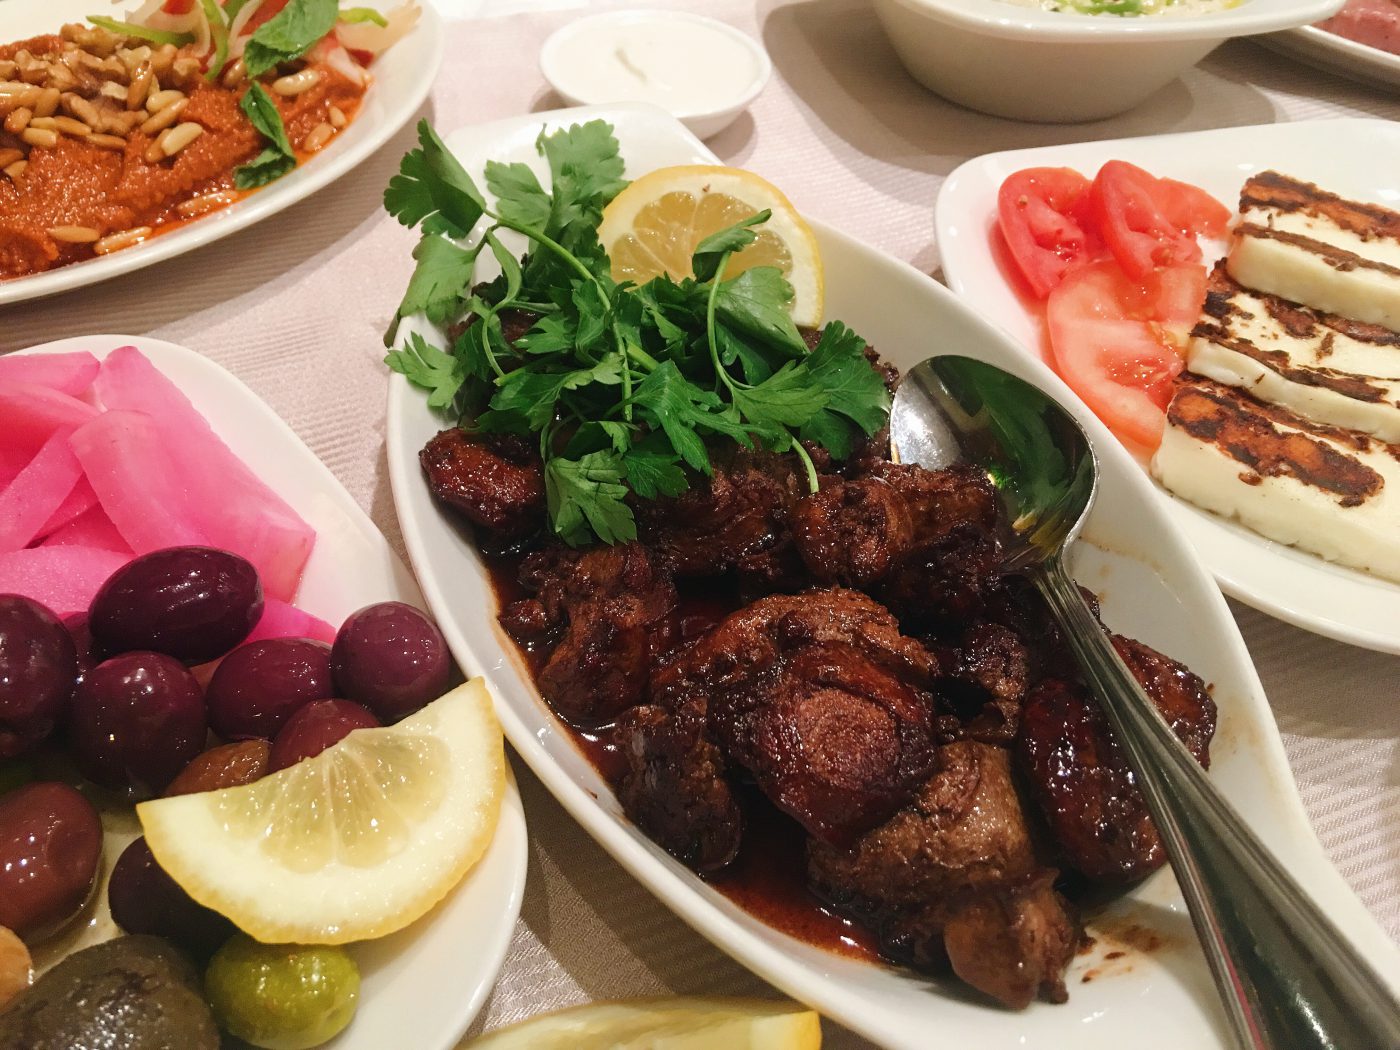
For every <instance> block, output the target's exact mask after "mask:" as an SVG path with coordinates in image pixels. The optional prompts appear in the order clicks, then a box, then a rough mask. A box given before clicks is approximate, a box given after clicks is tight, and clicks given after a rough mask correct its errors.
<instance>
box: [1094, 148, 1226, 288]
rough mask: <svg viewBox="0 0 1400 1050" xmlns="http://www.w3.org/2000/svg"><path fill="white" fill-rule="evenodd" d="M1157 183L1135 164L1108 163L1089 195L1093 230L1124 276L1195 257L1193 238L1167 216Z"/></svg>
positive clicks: (1197, 257) (1196, 246)
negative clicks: (1094, 225)
mask: <svg viewBox="0 0 1400 1050" xmlns="http://www.w3.org/2000/svg"><path fill="white" fill-rule="evenodd" d="M1158 182H1159V180H1158V179H1157V178H1156V177H1155V176H1154V175H1152V174H1150V173H1149V172H1146V171H1143V170H1142V169H1141V168H1139V167H1138V166H1137V165H1135V164H1129V163H1128V162H1127V161H1125V160H1111V161H1109V162H1108V163H1107V164H1105V165H1104V166H1103V167H1102V168H1100V169H1099V174H1098V176H1097V177H1096V178H1095V179H1094V185H1093V188H1092V189H1091V190H1090V193H1089V196H1090V201H1091V206H1092V210H1093V216H1094V221H1095V223H1096V224H1097V226H1098V231H1099V233H1100V234H1101V235H1102V237H1103V239H1104V242H1105V243H1106V244H1107V245H1108V249H1109V251H1111V252H1112V253H1113V257H1114V258H1115V259H1116V260H1118V265H1119V266H1121V267H1123V270H1124V272H1125V273H1127V274H1128V275H1129V276H1130V277H1138V278H1141V277H1146V276H1148V274H1150V273H1151V272H1152V271H1153V270H1154V269H1155V268H1156V267H1158V266H1174V265H1176V264H1177V263H1188V262H1197V261H1199V260H1200V258H1201V246H1200V245H1199V244H1197V243H1196V238H1195V235H1194V234H1191V233H1188V232H1186V231H1184V230H1183V229H1181V228H1180V227H1179V226H1178V225H1177V223H1176V222H1175V221H1174V216H1173V215H1169V214H1168V210H1169V209H1168V208H1167V207H1166V206H1165V205H1164V194H1163V192H1162V191H1161V190H1160V189H1159V188H1158Z"/></svg>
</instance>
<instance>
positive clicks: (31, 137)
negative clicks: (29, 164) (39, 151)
mask: <svg viewBox="0 0 1400 1050" xmlns="http://www.w3.org/2000/svg"><path fill="white" fill-rule="evenodd" d="M19 137H20V138H22V139H23V140H24V141H25V142H27V143H29V144H30V145H31V146H44V147H50V148H51V147H53V146H57V145H58V132H56V131H47V130H45V129H43V128H25V129H24V131H23V132H21V133H20V136H19Z"/></svg>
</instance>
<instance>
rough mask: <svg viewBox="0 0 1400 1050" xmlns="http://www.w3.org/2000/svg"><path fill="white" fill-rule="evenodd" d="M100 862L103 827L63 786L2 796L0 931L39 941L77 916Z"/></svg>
mask: <svg viewBox="0 0 1400 1050" xmlns="http://www.w3.org/2000/svg"><path fill="white" fill-rule="evenodd" d="M101 859H102V821H101V820H100V819H99V818H98V816H97V810H95V809H93V808H92V803H91V802H89V801H88V800H87V799H85V798H83V796H82V795H80V794H79V793H78V792H77V791H75V790H74V789H73V788H71V787H69V786H68V785H67V784H58V783H54V782H53V781H44V782H41V783H37V784H26V785H24V786H23V787H19V788H15V789H14V790H13V791H10V792H7V793H6V794H5V795H3V796H0V926H8V927H9V928H10V929H12V930H14V931H15V933H17V934H19V936H20V937H21V938H23V939H24V940H26V941H33V940H37V939H39V938H41V937H43V936H44V935H46V934H48V933H50V932H52V931H53V930H54V929H55V928H56V927H58V926H59V925H60V924H62V923H63V922H66V921H67V920H68V919H71V918H72V917H73V916H74V915H76V914H77V913H78V912H79V911H80V910H81V909H82V907H83V905H84V904H85V903H86V902H87V899H88V896H89V895H90V894H91V893H92V886H93V882H94V881H95V880H96V878H97V865H98V862H99V861H100V860H101Z"/></svg>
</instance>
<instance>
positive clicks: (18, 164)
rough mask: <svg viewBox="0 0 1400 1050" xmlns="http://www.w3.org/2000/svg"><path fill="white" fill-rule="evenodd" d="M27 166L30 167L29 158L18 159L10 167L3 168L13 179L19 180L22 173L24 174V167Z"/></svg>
mask: <svg viewBox="0 0 1400 1050" xmlns="http://www.w3.org/2000/svg"><path fill="white" fill-rule="evenodd" d="M27 167H29V161H27V160H17V161H15V162H14V163H13V164H11V165H10V166H9V167H8V168H5V169H3V170H4V172H5V174H6V175H8V176H9V177H10V178H11V179H16V180H17V179H18V178H19V177H20V176H21V175H23V174H24V169H25V168H27Z"/></svg>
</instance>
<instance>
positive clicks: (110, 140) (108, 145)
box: [87, 132, 126, 150]
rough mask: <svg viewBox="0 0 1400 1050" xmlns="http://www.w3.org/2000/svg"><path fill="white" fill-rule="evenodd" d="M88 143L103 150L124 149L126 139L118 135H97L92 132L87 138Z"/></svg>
mask: <svg viewBox="0 0 1400 1050" xmlns="http://www.w3.org/2000/svg"><path fill="white" fill-rule="evenodd" d="M87 140H88V142H90V143H91V144H92V145H94V146H101V147H102V148H103V149H123V150H124V149H126V139H124V138H122V137H121V136H120V135H99V134H98V133H97V132H93V133H92V134H91V135H89V136H88V137H87Z"/></svg>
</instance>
